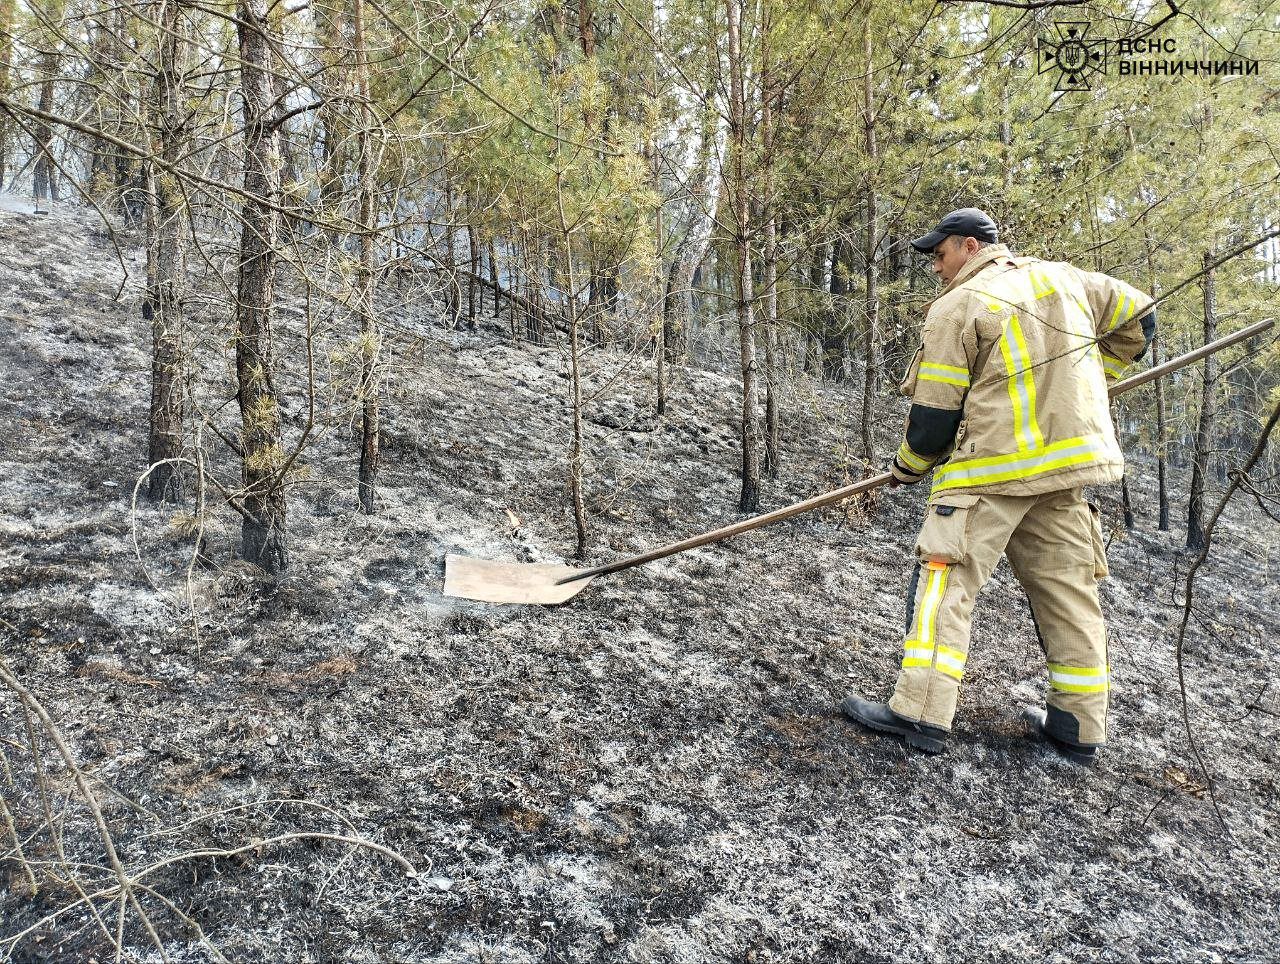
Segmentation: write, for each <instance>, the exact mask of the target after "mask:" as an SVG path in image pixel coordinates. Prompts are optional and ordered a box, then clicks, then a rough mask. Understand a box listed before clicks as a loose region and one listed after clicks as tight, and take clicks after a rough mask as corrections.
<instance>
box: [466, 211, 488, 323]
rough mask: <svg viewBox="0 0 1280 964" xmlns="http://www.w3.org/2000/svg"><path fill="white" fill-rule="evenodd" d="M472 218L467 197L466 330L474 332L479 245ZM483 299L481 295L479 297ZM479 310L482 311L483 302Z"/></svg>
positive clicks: (478, 272)
mask: <svg viewBox="0 0 1280 964" xmlns="http://www.w3.org/2000/svg"><path fill="white" fill-rule="evenodd" d="M473 219H474V216H473V214H472V211H471V197H470V195H468V196H467V255H468V257H469V259H470V262H471V268H470V270H469V271H468V272H467V328H468V329H469V330H471V331H475V330H476V278H477V277H478V276H479V274H480V244H479V242H478V241H477V240H476V228H475V225H474V224H472V223H471V222H472V220H473ZM481 298H483V295H482V296H481ZM480 310H481V311H483V310H484V304H483V302H482V303H481V305H480Z"/></svg>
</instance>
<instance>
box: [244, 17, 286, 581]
mask: <svg viewBox="0 0 1280 964" xmlns="http://www.w3.org/2000/svg"><path fill="white" fill-rule="evenodd" d="M237 14H238V19H239V23H238V24H237V25H236V32H237V34H238V36H239V41H240V92H241V97H242V101H243V104H244V191H245V199H244V203H243V205H242V207H241V213H240V218H241V224H242V227H241V232H240V274H239V279H238V283H237V289H236V338H235V341H236V381H237V385H238V395H239V401H240V424H241V436H242V445H243V452H244V459H243V466H242V470H241V481H242V483H243V485H244V490H245V494H244V509H245V516H244V521H243V524H242V526H241V541H242V546H241V552H242V554H243V556H244V558H245V559H247V560H249V561H250V562H255V563H257V564H258V565H260V566H262V568H263V569H265V570H267V571H268V572H270V573H276V572H281V571H283V570H284V569H285V568H287V566H288V563H289V554H288V549H287V545H286V541H285V497H284V480H283V479H282V478H281V477H280V474H281V470H282V468H283V454H284V453H283V450H282V447H281V441H280V410H279V404H278V402H277V399H276V390H275V384H274V380H273V377H272V364H273V362H272V349H271V312H272V302H273V300H274V298H275V274H276V245H277V241H278V235H279V217H278V215H277V213H276V210H275V207H274V205H275V204H276V203H277V202H278V200H279V196H280V143H279V138H280V135H279V131H278V129H277V127H276V125H275V123H274V120H275V116H274V114H275V111H276V110H277V105H278V99H277V97H278V93H277V89H276V73H275V70H274V65H273V64H272V57H271V50H272V47H271V45H270V44H268V41H267V37H268V31H269V30H270V25H269V24H268V22H267V14H266V0H240V4H239V6H238V8H237Z"/></svg>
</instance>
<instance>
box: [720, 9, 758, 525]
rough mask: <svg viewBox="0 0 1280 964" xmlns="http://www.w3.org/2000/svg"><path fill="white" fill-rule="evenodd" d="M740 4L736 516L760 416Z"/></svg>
mask: <svg viewBox="0 0 1280 964" xmlns="http://www.w3.org/2000/svg"><path fill="white" fill-rule="evenodd" d="M741 3H742V0H725V11H726V14H727V19H728V52H729V75H730V79H729V97H730V109H729V137H730V164H729V170H730V177H731V181H730V184H729V196H730V200H731V201H732V203H733V214H734V249H735V253H736V256H737V265H736V269H737V283H738V284H737V289H738V290H737V298H736V300H737V309H738V347H739V357H740V361H741V367H742V491H741V494H740V496H739V499H738V509H739V511H741V512H755V511H756V510H757V509H758V508H759V507H760V414H759V404H760V403H759V387H758V377H757V371H756V333H755V315H754V300H755V295H754V292H753V289H752V283H751V244H750V241H751V234H750V230H751V223H750V218H751V215H750V210H751V206H750V203H749V200H750V198H749V191H750V188H749V186H748V184H747V173H746V158H745V157H744V154H745V153H746V122H747V115H746V104H745V103H744V86H743V66H742V46H741V36H740V32H741V7H740V4H741Z"/></svg>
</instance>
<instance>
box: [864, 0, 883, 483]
mask: <svg viewBox="0 0 1280 964" xmlns="http://www.w3.org/2000/svg"><path fill="white" fill-rule="evenodd" d="M865 17H866V19H865V20H864V21H863V24H862V49H863V56H864V57H865V58H866V73H865V74H863V78H862V96H863V111H864V113H863V124H864V126H865V130H866V151H867V182H866V220H865V224H864V228H865V234H864V238H863V249H862V254H863V262H864V264H865V266H866V288H867V302H866V308H867V310H866V324H865V325H864V327H863V334H862V354H863V363H862V418H861V420H860V422H861V425H860V427H861V430H862V462H863V467H864V473H866V474H870V472H871V466H872V465H873V464H874V463H875V459H876V453H875V446H874V443H873V442H872V440H871V398H872V394H873V393H874V391H875V388H876V368H877V366H876V333H877V331H878V330H879V327H880V293H879V291H878V289H877V287H876V282H877V280H878V278H877V271H878V270H879V269H878V268H877V266H876V246H877V238H876V235H877V234H878V233H879V230H880V220H879V217H878V212H877V210H876V204H877V198H876V188H875V183H876V182H875V179H876V165H877V163H878V162H879V150H878V148H877V145H876V115H875V101H874V99H873V97H872V85H871V54H872V50H871V10H870V6H869V5H868V9H867V10H866V12H865Z"/></svg>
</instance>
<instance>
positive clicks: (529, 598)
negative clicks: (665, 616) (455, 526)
mask: <svg viewBox="0 0 1280 964" xmlns="http://www.w3.org/2000/svg"><path fill="white" fill-rule="evenodd" d="M1273 323H1274V319H1271V318H1266V319H1263V320H1262V321H1259V322H1255V323H1254V324H1252V325H1249V326H1248V327H1246V328H1241V329H1240V330H1239V331H1237V332H1234V333H1232V334H1230V335H1226V336H1225V337H1222V338H1219V339H1217V340H1216V341H1212V342H1210V343H1209V344H1207V345H1204V346H1202V347H1200V348H1197V349H1196V350H1195V351H1190V352H1187V354H1185V355H1179V356H1178V357H1177V358H1174V359H1171V360H1170V361H1167V362H1165V363H1164V364H1163V365H1157V366H1156V367H1155V368H1150V369H1148V370H1147V371H1145V372H1142V373H1141V374H1139V375H1134V376H1133V377H1132V378H1126V379H1125V380H1124V381H1122V382H1117V383H1116V384H1115V385H1113V386H1111V395H1112V396H1116V395H1119V394H1120V393H1121V392H1127V391H1128V390H1129V389H1131V388H1136V387H1137V386H1139V385H1145V384H1146V383H1147V382H1149V381H1152V380H1154V379H1156V378H1160V377H1161V376H1163V375H1167V374H1169V373H1170V372H1173V371H1177V370H1178V369H1179V368H1184V367H1186V366H1187V365H1190V364H1191V363H1193V362H1196V361H1199V360H1200V359H1201V358H1204V357H1205V356H1206V355H1212V354H1213V353H1214V352H1218V351H1221V350H1222V349H1224V348H1226V347H1228V346H1229V345H1234V344H1236V343H1237V342H1241V341H1244V340H1245V339H1246V338H1252V337H1253V336H1254V335H1257V334H1260V333H1261V332H1263V331H1266V330H1267V329H1268V328H1270V327H1271V325H1272V324H1273ZM892 478H893V476H892V475H890V474H889V473H888V472H883V473H881V474H880V475H876V476H873V477H871V478H869V479H863V480H862V481H861V482H854V483H853V484H852V485H846V486H843V487H842V488H839V489H833V490H832V491H830V492H827V493H825V494H823V495H817V496H814V497H813V498H812V499H805V501H803V502H797V503H796V504H795V505H789V506H786V507H784V508H781V509H775V510H774V511H772V512H766V513H764V514H763V515H758V516H753V517H752V518H750V519H743V520H742V521H741V522H735V523H734V524H733V525H728V526H724V527H723V528H721V529H716V530H714V531H712V532H705V533H703V534H702V535H698V536H692V537H690V538H688V539H683V540H681V541H680V542H673V543H671V544H670V545H665V546H660V547H658V548H657V549H651V550H649V551H648V552H646V553H643V554H641V555H638V556H630V557H628V558H626V559H619V560H617V561H616V562H610V563H606V564H605V565H603V566H596V567H595V568H594V569H573V568H571V567H569V566H559V565H555V564H550V563H513V562H490V561H489V560H486V559H472V558H470V557H468V556H460V555H456V554H452V553H451V554H450V555H449V556H448V557H446V559H445V569H444V594H445V595H446V596H457V597H459V598H461V599H474V600H478V601H480V602H492V603H541V604H542V605H551V604H554V603H562V602H564V601H565V600H567V599H571V598H572V597H574V596H576V595H577V594H578V593H580V592H582V590H583V589H585V588H586V587H587V584H588V583H590V582H591V580H592V579H594V578H595V577H596V576H603V575H606V574H608V573H611V572H621V571H622V570H623V569H633V568H635V567H636V566H643V565H644V564H645V563H646V562H653V561H655V560H657V559H665V558H666V557H667V556H673V555H675V554H676V553H677V552H684V551H685V550H686V549H696V548H697V547H698V546H705V545H709V544H710V543H713V542H720V541H721V540H722V539H728V538H729V537H730V536H736V535H738V534H739V533H741V532H748V531H750V530H752V529H759V528H760V527H762V526H767V525H772V524H773V523H775V522H781V521H782V520H783V519H790V518H791V517H792V516H795V515H800V513H802V512H809V511H810V510H812V509H820V508H822V507H823V506H824V505H831V504H832V503H834V502H839V501H841V500H842V499H847V498H849V497H850V496H851V495H857V494H858V493H859V492H868V491H870V490H871V489H874V488H878V487H879V486H881V485H884V484H885V483H886V482H888V481H889V480H890V479H892Z"/></svg>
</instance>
